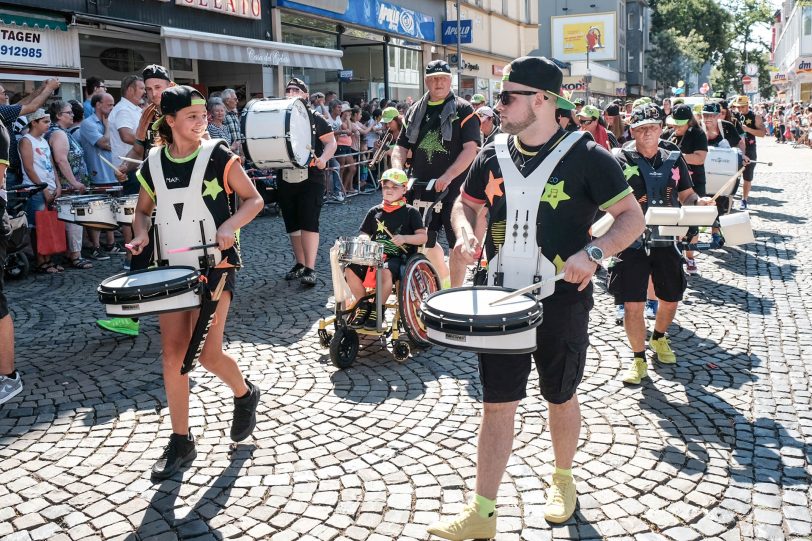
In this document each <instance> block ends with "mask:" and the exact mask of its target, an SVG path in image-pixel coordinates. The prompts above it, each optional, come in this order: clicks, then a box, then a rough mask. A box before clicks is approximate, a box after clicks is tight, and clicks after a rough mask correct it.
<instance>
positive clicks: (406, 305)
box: [398, 254, 440, 347]
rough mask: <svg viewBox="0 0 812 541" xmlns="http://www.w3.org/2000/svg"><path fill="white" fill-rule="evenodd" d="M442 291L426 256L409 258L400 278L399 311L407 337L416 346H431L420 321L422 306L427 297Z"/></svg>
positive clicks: (438, 278) (419, 255)
mask: <svg viewBox="0 0 812 541" xmlns="http://www.w3.org/2000/svg"><path fill="white" fill-rule="evenodd" d="M439 290H440V277H439V275H438V274H437V271H435V270H434V266H433V265H432V264H431V263H430V262H429V260H428V259H426V256H424V255H422V254H417V255H414V256H412V257H411V258H409V260H408V261H407V262H406V265H405V267H404V271H403V275H402V276H401V278H400V288H399V289H398V310H400V318H401V320H402V321H403V328H404V330H405V331H406V336H408V337H409V340H411V341H412V343H414V344H415V345H416V346H419V347H427V346H429V345H431V342H429V340H428V333H427V331H426V327H425V326H424V325H423V322H422V321H420V317H419V315H418V314H419V311H420V304H421V303H422V302H423V300H424V299H426V297H428V296H429V295H431V294H432V293H434V292H436V291H439Z"/></svg>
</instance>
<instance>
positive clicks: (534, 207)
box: [476, 131, 585, 299]
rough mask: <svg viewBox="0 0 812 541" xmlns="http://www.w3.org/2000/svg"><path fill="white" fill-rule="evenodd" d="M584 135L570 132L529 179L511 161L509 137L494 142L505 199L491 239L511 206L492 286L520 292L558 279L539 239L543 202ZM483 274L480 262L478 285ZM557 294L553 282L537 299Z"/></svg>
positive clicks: (489, 276) (498, 208)
mask: <svg viewBox="0 0 812 541" xmlns="http://www.w3.org/2000/svg"><path fill="white" fill-rule="evenodd" d="M584 134H585V132H580V131H578V132H569V133H567V134H566V135H564V136H563V137H561V138H560V139H559V140H558V141H557V142H556V143H555V146H554V147H553V149H552V150H551V151H550V153H549V155H547V157H545V158H544V160H543V161H542V162H541V163H540V164H539V165H538V166H537V167H536V169H534V170H533V172H532V173H531V174H530V175H529V176H527V177H525V176H524V175H523V174H522V173H521V172H520V171H519V169H518V168H517V167H516V164H515V163H514V162H513V159H512V158H511V157H510V150H509V148H508V137H509V135H508V134H506V133H500V134H498V135H497V136H496V138H495V139H494V143H495V149H496V158H497V161H498V163H499V168H500V170H501V172H502V177H503V179H504V180H503V189H504V195H503V197H502V198H501V199H500V201H499V202H498V203H497V204H496V206H495V207H493V208H492V209H491V213H490V214H491V218H490V223H489V227H488V233H487V235H491V229H492V226H493V221H494V217H495V216H496V214H497V213H498V212H500V211H501V207H502V206H503V205H507V211H506V222H505V241H504V243H503V244H502V245H501V247H499V248H498V249H497V250H496V255H495V260H496V264H495V269H494V271H493V272H492V273H488V274H487V279H486V280H487V283H488V285H493V286H501V287H511V288H520V287H523V286H526V285H527V284H528V283H538V282H541V281H542V280H544V279H547V278H551V277H553V276H554V275H555V273H556V266H555V264H554V263H553V262H552V261H550V260H549V259H547V258H546V257H545V256H544V254H543V253H542V251H541V246H540V245H539V242H538V240H539V239H538V238H537V232H538V228H539V226H540V224H539V218H538V217H539V214H540V212H539V205H540V200H541V196H542V194H543V193H544V190H545V188H546V186H547V182H548V180H549V178H550V175H552V173H553V171H554V170H555V168H556V167H557V166H558V164H559V163H560V162H561V161H562V160H563V159H564V157H565V156H566V155H567V154H568V153H569V151H570V150H572V149H573V148H574V146H575V145H576V144H577V143H578V141H580V139H581V137H583V136H584ZM520 231H521V233H520ZM508 232H510V237H509V236H508ZM487 235H486V239H487ZM483 244H484V242H483ZM534 261H535V265H533V262H534ZM481 271H482V267H481V261H480V262H479V263H478V269H477V271H476V273H477V274H478V279H477V280H476V281H477V282H480V283H481V281H483V280H482V276H481ZM554 292H555V283H554V282H553V281H550V283H549V284H548V285H545V286H544V287H542V288H541V290H540V291H539V292H538V293H537V298H539V299H542V298H544V297H548V296H550V295H552V294H553V293H554Z"/></svg>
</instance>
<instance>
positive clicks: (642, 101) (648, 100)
mask: <svg viewBox="0 0 812 541" xmlns="http://www.w3.org/2000/svg"><path fill="white" fill-rule="evenodd" d="M647 103H651V98H647V97H645V96H644V97H642V98H637V99H636V100H634V103H632V108H633V109H636V108H637V107H640V106H641V105H645V104H647Z"/></svg>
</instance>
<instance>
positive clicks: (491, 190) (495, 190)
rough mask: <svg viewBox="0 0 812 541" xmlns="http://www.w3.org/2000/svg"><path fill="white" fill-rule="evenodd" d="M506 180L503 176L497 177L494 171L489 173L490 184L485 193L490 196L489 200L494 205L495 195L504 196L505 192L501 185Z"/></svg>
mask: <svg viewBox="0 0 812 541" xmlns="http://www.w3.org/2000/svg"><path fill="white" fill-rule="evenodd" d="M504 182H505V179H503V178H495V177H494V176H493V171H491V172H489V173H488V185H487V186H485V195H487V196H488V201H489V202H490V203H491V205H493V198H494V197H502V196H503V195H505V192H504V191H502V187H501V185H502V184H503V183H504Z"/></svg>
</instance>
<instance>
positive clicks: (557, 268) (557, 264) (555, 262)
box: [553, 254, 564, 274]
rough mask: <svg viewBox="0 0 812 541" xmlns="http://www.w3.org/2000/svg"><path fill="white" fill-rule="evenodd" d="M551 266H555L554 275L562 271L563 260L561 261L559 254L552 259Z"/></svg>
mask: <svg viewBox="0 0 812 541" xmlns="http://www.w3.org/2000/svg"><path fill="white" fill-rule="evenodd" d="M553 265H555V272H556V274H558V273H560V272H561V271H562V270H564V260H563V259H561V256H560V255H559V254H555V259H553Z"/></svg>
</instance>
